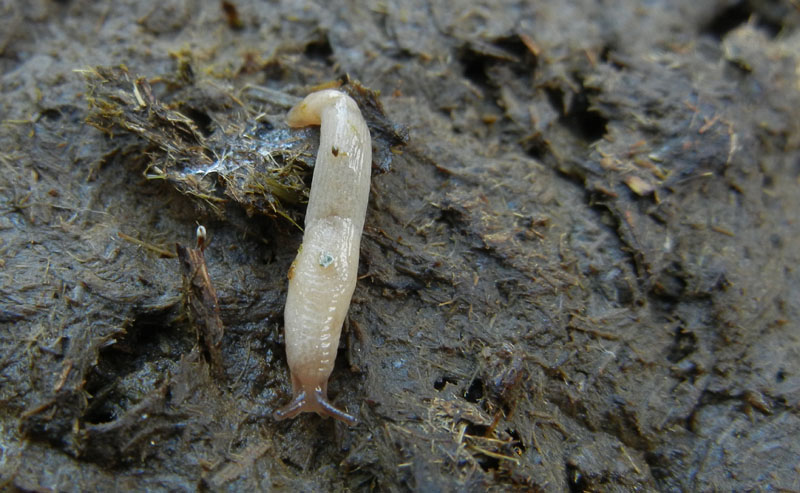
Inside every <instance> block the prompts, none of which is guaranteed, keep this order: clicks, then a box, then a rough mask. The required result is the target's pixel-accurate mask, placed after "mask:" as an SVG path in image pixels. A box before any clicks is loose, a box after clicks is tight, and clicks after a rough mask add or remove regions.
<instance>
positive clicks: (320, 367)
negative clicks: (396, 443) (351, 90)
mask: <svg viewBox="0 0 800 493" xmlns="http://www.w3.org/2000/svg"><path fill="white" fill-rule="evenodd" d="M287 121H288V123H289V125H290V126H292V127H300V126H305V125H320V126H321V128H320V143H319V152H318V154H317V161H316V163H315V165H314V176H313V178H312V183H311V193H310V195H309V199H308V208H307V209H306V218H305V234H304V236H303V244H302V246H301V247H300V251H299V252H298V254H297V258H296V259H295V261H294V262H293V263H292V267H291V269H290V275H289V291H288V293H287V296H286V309H285V311H284V324H285V332H286V359H287V361H288V363H289V369H290V371H291V374H292V390H293V393H294V397H293V399H292V401H291V402H290V403H289V404H288V405H287V406H285V407H283V408H282V409H280V410H278V411H276V412H275V413H274V415H275V418H276V419H285V418H291V417H294V416H296V415H298V414H300V413H303V412H316V413H317V414H320V415H323V416H330V417H333V418H336V419H339V420H342V421H344V422H345V423H347V424H350V425H352V424H355V422H356V420H355V418H354V417H353V416H350V415H349V414H347V413H346V412H344V411H341V410H339V409H337V408H336V407H334V406H333V405H332V404H331V403H330V402H328V399H327V385H328V377H329V376H330V374H331V372H332V371H333V364H334V361H335V359H336V350H337V348H338V346H339V336H340V335H341V331H342V323H343V322H344V318H345V316H346V315H347V310H348V308H349V306H350V299H351V298H352V296H353V291H354V290H355V287H356V278H357V274H358V254H359V248H360V245H361V233H362V230H363V228H364V218H365V216H366V212H367V201H368V199H369V179H370V173H371V169H372V166H371V164H372V144H371V141H370V135H369V130H368V129H367V125H366V123H365V122H364V118H363V117H362V116H361V112H360V111H359V110H358V105H356V103H355V101H353V100H352V99H351V98H350V97H349V96H347V95H345V94H344V93H342V92H339V91H335V90H324V91H319V92H315V93H312V94H310V95H308V96H307V97H306V98H305V99H303V101H301V102H300V103H299V104H298V105H297V106H295V107H294V108H292V109H291V110H290V111H289V114H288V116H287Z"/></svg>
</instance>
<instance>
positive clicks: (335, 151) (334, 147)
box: [331, 146, 339, 156]
mask: <svg viewBox="0 0 800 493" xmlns="http://www.w3.org/2000/svg"><path fill="white" fill-rule="evenodd" d="M331 154H333V155H334V156H338V155H339V148H338V147H336V146H333V147H331Z"/></svg>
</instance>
